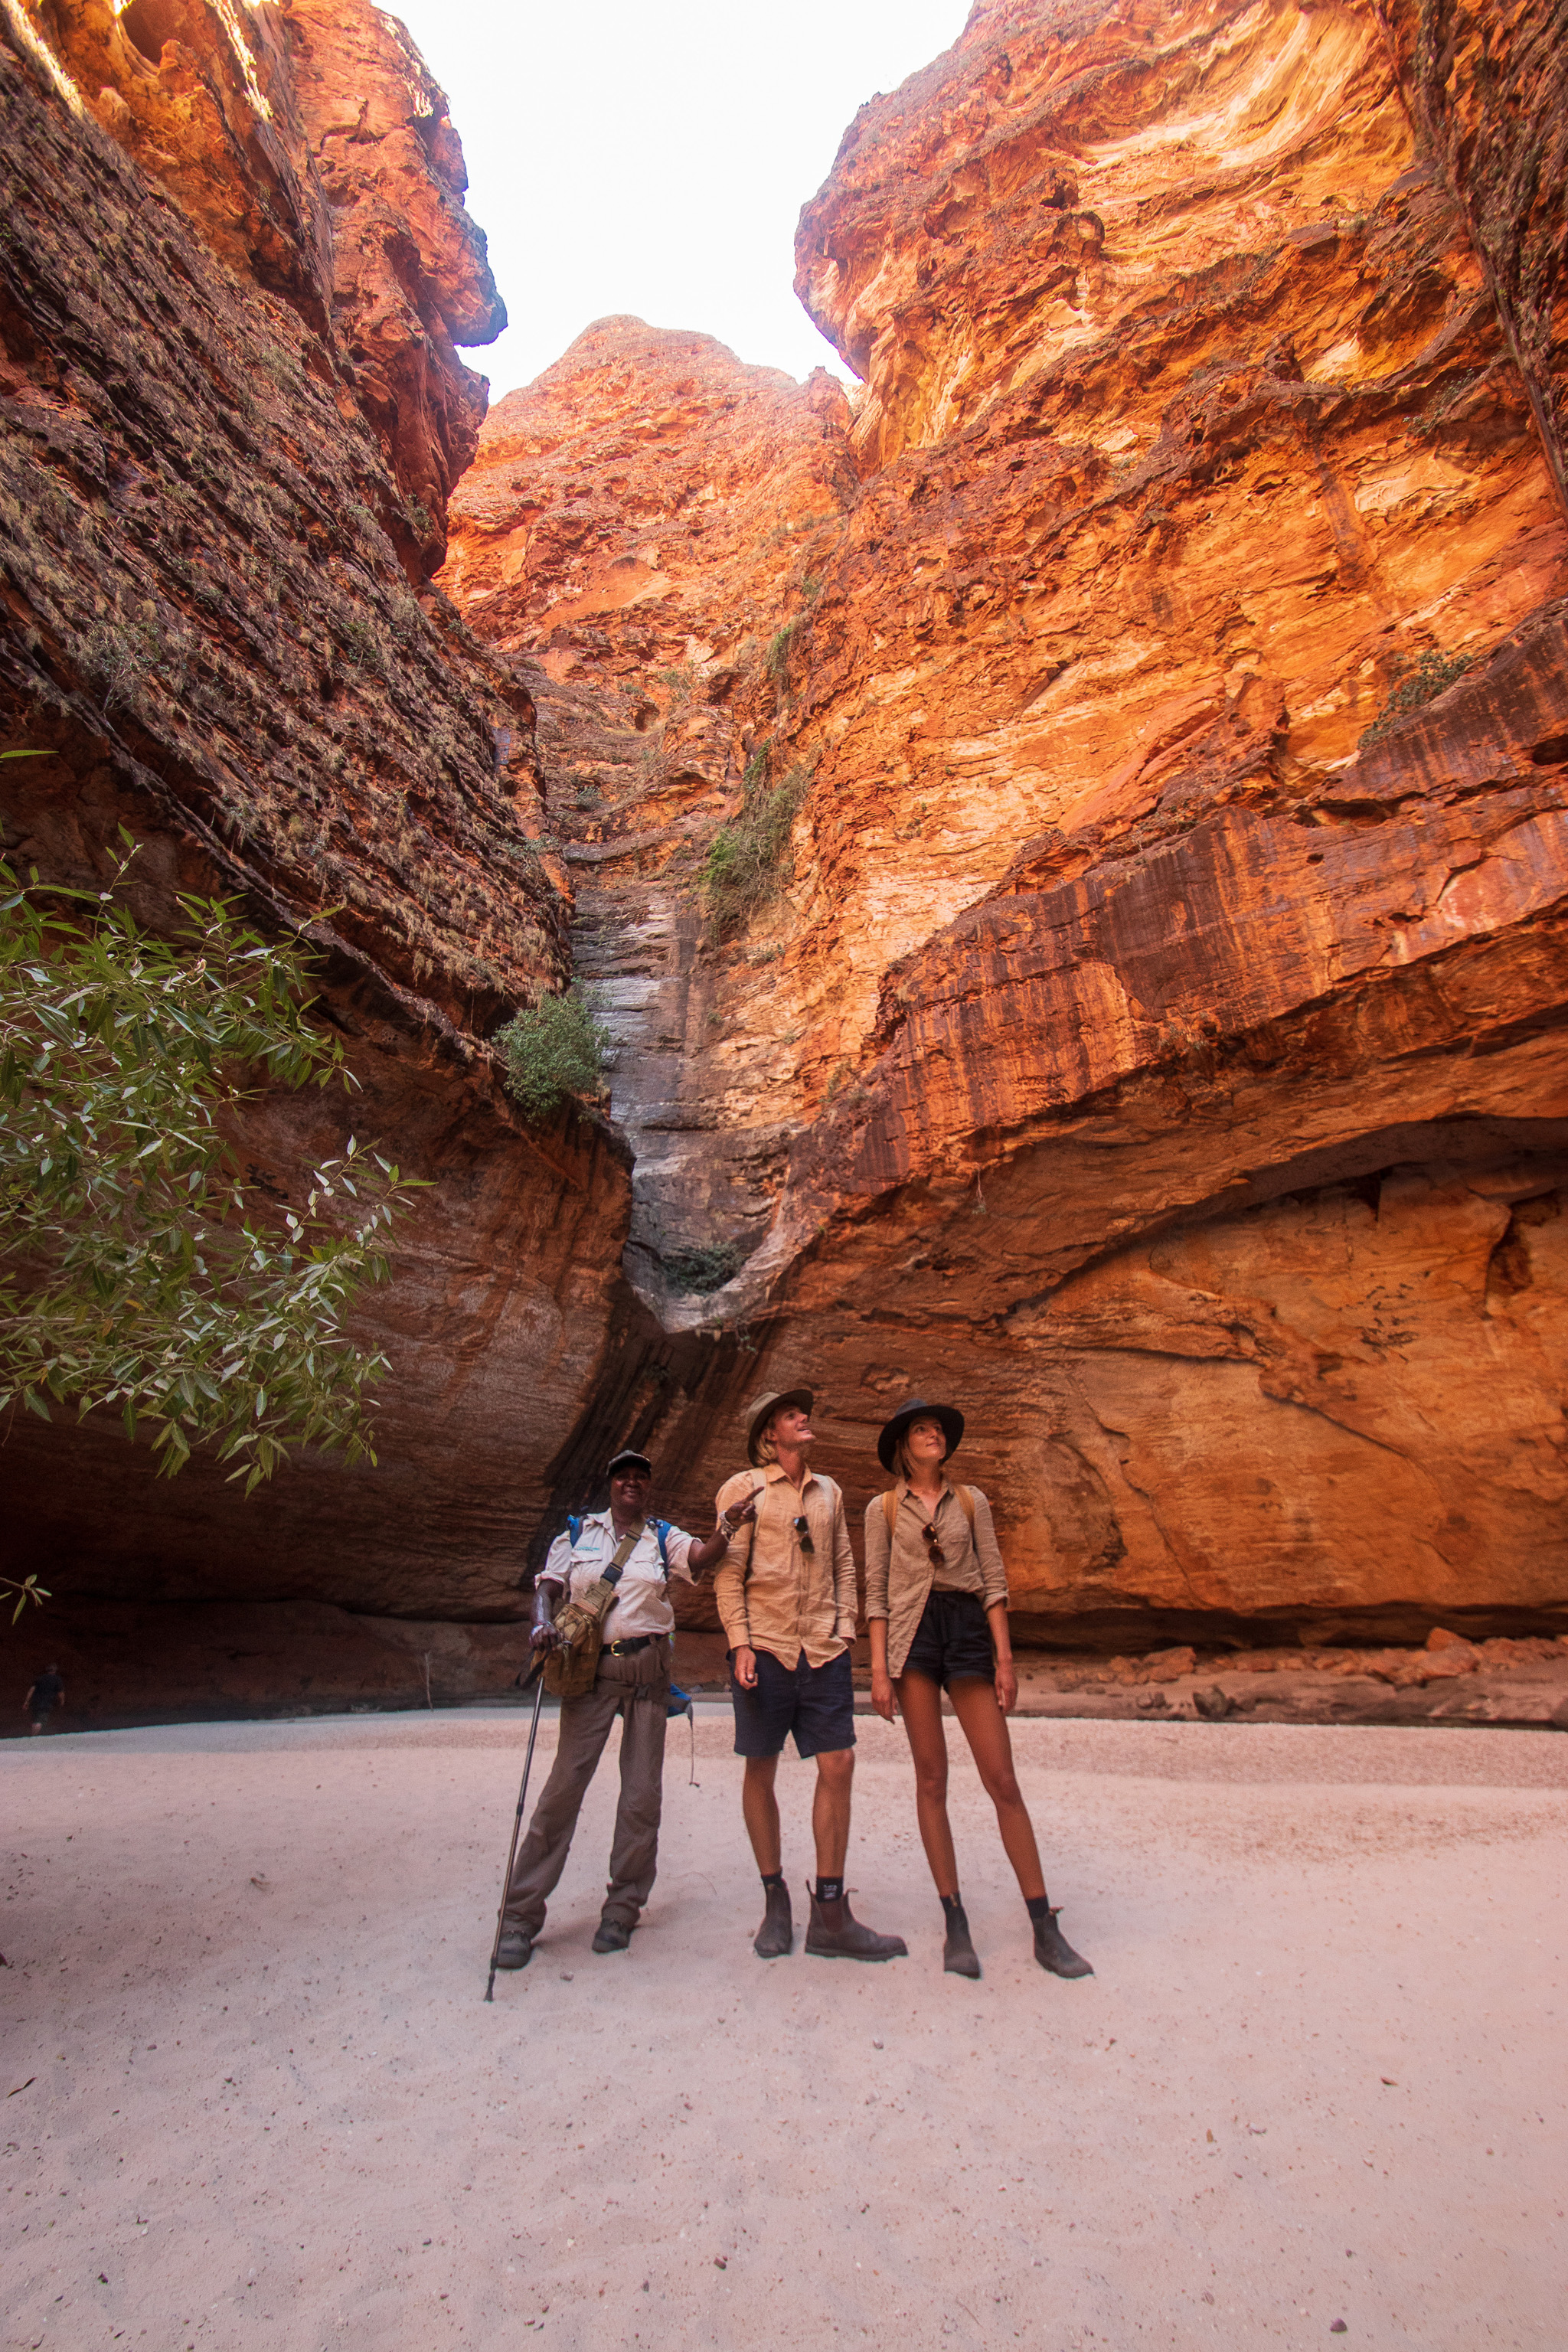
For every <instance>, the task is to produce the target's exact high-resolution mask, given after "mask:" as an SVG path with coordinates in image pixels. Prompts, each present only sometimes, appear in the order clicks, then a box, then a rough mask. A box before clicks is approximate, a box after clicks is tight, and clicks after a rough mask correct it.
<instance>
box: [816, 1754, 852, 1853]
mask: <svg viewBox="0 0 1568 2352" xmlns="http://www.w3.org/2000/svg"><path fill="white" fill-rule="evenodd" d="M854 1779H855V1750H854V1749H853V1748H829V1749H827V1751H826V1754H824V1755H819V1756H818V1758H817V1759H816V1795H815V1796H814V1797H813V1799H812V1801H811V1833H812V1836H813V1837H814V1838H815V1839H816V1874H817V1876H818V1878H842V1877H843V1875H844V1858H845V1856H846V1855H847V1853H848V1851H849V1797H850V1790H851V1786H852V1784H853V1781H854Z"/></svg>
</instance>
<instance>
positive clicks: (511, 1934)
mask: <svg viewBox="0 0 1568 2352" xmlns="http://www.w3.org/2000/svg"><path fill="white" fill-rule="evenodd" d="M531 1958H533V1937H531V1935H530V1934H529V1932H528V1929H527V1928H526V1927H503V1928H502V1929H501V1934H500V1943H499V1944H498V1945H497V1946H496V1966H497V1968H498V1969H525V1968H527V1966H528V1964H529V1962H530V1960H531Z"/></svg>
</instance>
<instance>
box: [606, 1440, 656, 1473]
mask: <svg viewBox="0 0 1568 2352" xmlns="http://www.w3.org/2000/svg"><path fill="white" fill-rule="evenodd" d="M617 1470H640V1471H642V1472H643V1474H644V1475H645V1476H647V1477H649V1478H651V1477H652V1476H653V1464H652V1463H651V1462H650V1461H649V1460H648V1458H647V1454H639V1453H638V1452H637V1447H636V1446H635V1445H623V1446H622V1448H621V1450H620V1452H619V1453H618V1454H611V1456H610V1458H609V1460H608V1461H607V1462H606V1463H605V1477H606V1478H613V1477H614V1476H615V1475H616V1471H617Z"/></svg>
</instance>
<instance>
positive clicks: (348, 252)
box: [0, 0, 627, 1615]
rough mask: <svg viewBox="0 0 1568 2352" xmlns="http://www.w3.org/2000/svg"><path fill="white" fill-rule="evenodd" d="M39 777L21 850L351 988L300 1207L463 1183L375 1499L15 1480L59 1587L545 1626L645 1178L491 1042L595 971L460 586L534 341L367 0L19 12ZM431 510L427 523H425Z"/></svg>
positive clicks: (404, 1373) (529, 761)
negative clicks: (511, 1071)
mask: <svg viewBox="0 0 1568 2352" xmlns="http://www.w3.org/2000/svg"><path fill="white" fill-rule="evenodd" d="M0 108H3V110H4V121H3V129H0V140H3V148H4V159H5V237H4V242H3V245H0V269H3V272H4V278H3V290H0V354H3V356H0V431H3V440H0V520H3V522H4V526H5V529H4V541H3V546H0V568H3V583H4V584H3V595H4V603H3V609H0V742H4V743H5V745H6V746H11V745H17V744H25V745H27V746H29V747H33V748H38V749H43V750H47V751H49V752H50V753H51V754H52V756H51V757H50V758H49V759H47V760H28V761H17V762H15V763H7V764H6V765H5V767H3V768H0V779H3V781H4V787H5V831H4V847H5V854H6V856H8V857H9V858H10V859H11V860H12V861H13V862H14V863H15V864H16V865H17V866H21V867H23V868H24V869H25V868H26V867H28V866H37V869H38V870H39V871H40V872H41V873H42V874H43V875H44V876H45V877H47V878H49V879H56V880H63V881H67V882H71V883H78V884H81V883H91V884H93V885H94V886H95V887H98V886H101V884H102V882H103V880H104V878H105V877H106V876H107V875H108V874H109V873H110V871H111V869H112V866H113V865H114V862H115V835H116V828H117V826H118V825H119V824H121V823H123V824H126V825H128V826H129V827H130V828H131V830H132V832H133V833H134V834H135V835H138V836H139V839H140V842H141V848H140V852H139V855H138V857H137V859H136V862H135V864H134V866H132V872H131V876H130V879H129V883H128V888H129V892H130V895H131V897H132V900H133V903H134V904H135V905H136V907H137V908H138V911H139V912H140V913H141V914H142V917H143V918H144V919H147V920H149V921H151V922H153V923H154V924H171V923H173V922H174V921H175V920H176V919H177V918H176V914H175V909H174V896H175V893H176V892H177V891H179V890H181V889H197V890H212V889H215V888H218V889H223V890H226V891H229V892H232V893H234V894H236V895H237V896H238V897H239V898H240V899H241V901H242V903H243V904H244V906H245V907H246V908H247V911H249V912H250V913H251V914H252V915H254V916H256V917H258V918H259V919H261V920H262V921H263V922H265V923H268V924H269V925H271V926H272V927H274V928H275V929H281V930H283V931H286V932H297V933H302V934H303V936H304V937H305V938H306V939H307V940H309V941H310V942H311V943H312V944H313V945H314V946H315V947H316V948H317V950H319V951H320V954H321V959H322V970H323V973H324V980H325V990H324V995H325V1012H326V1017H327V1018H328V1019H330V1020H331V1022H332V1023H333V1024H334V1025H335V1026H336V1028H337V1030H338V1032H339V1034H341V1035H342V1037H343V1039H344V1042H345V1045H346V1046H347V1049H348V1054H349V1060H350V1064H351V1066H352V1068H353V1072H354V1075H355V1076H356V1078H357V1080H358V1082H359V1087H358V1091H357V1092H356V1093H355V1094H353V1096H351V1097H343V1096H342V1095H340V1094H337V1093H330V1094H328V1095H325V1096H321V1095H313V1096H309V1097H289V1096H284V1097H262V1098H261V1099H259V1100H258V1102H257V1103H256V1104H255V1105H254V1106H253V1107H252V1109H251V1111H250V1113H249V1115H248V1117H247V1127H246V1133H245V1138H244V1143H245V1158H246V1160H247V1165H248V1166H249V1169H250V1171H251V1174H252V1176H253V1178H254V1179H255V1181H257V1182H258V1184H259V1185H260V1186H262V1187H264V1188H265V1191H266V1192H268V1193H269V1194H270V1195H271V1197H272V1198H273V1199H274V1200H282V1199H287V1198H290V1197H298V1195H299V1192H300V1186H301V1183H302V1181H304V1176H305V1171H308V1169H309V1167H310V1165H311V1164H313V1162H314V1160H316V1159H318V1158H320V1157H321V1156H324V1155H327V1154H331V1153H333V1152H336V1151H339V1150H342V1146H343V1144H344V1142H345V1141H346V1139H347V1137H348V1135H349V1134H350V1133H351V1132H352V1133H354V1134H356V1135H357V1136H358V1137H359V1139H360V1140H361V1141H362V1143H364V1144H369V1145H374V1146H377V1147H379V1148H380V1149H381V1150H383V1151H384V1152H385V1153H386V1154H387V1155H388V1156H389V1157H393V1158H395V1159H396V1160H399V1161H400V1162H401V1164H402V1165H403V1166H404V1167H405V1170H406V1171H408V1172H409V1173H411V1174H413V1175H416V1176H418V1177H421V1178H425V1179H427V1180H428V1181H429V1182H430V1184H431V1188H432V1189H431V1190H430V1191H429V1192H426V1193H425V1194H423V1195H421V1196H420V1200H419V1205H418V1207H417V1210H416V1213H414V1215H413V1216H412V1217H411V1219H410V1220H409V1222H408V1224H407V1226H406V1227H405V1239H404V1243H403V1246H402V1249H401V1251H400V1253H399V1260H398V1269H399V1271H398V1281H397V1283H396V1286H395V1287H394V1288H392V1289H389V1290H384V1291H382V1292H379V1293H376V1294H374V1295H372V1297H370V1298H369V1299H368V1300H367V1302H366V1306H365V1309H364V1313H363V1331H364V1335H365V1337H366V1339H368V1340H370V1341H371V1342H372V1343H373V1344H374V1343H379V1344H381V1345H383V1346H384V1348H385V1349H386V1351H387V1353H388V1355H389V1357H390V1358H391V1359H392V1360H393V1362H394V1364H395V1367H396V1372H395V1380H394V1381H393V1382H392V1383H391V1385H390V1386H389V1387H388V1389H387V1390H386V1391H384V1418H383V1422H382V1463H383V1466H382V1469H381V1470H380V1471H379V1472H375V1473H373V1472H370V1471H369V1470H366V1471H364V1472H363V1473H361V1472H346V1471H344V1470H343V1469H342V1467H341V1465H336V1464H333V1463H326V1464H320V1463H318V1464H309V1463H305V1464H300V1465H297V1466H296V1467H295V1468H294V1469H293V1470H291V1471H290V1472H289V1473H288V1474H286V1475H283V1476H281V1477H279V1480H278V1481H277V1483H276V1485H275V1486H272V1487H271V1488H269V1489H268V1490H265V1491H264V1492H263V1493H262V1494H260V1495H259V1496H257V1497H256V1498H254V1499H253V1500H252V1501H251V1502H250V1503H249V1504H243V1503H242V1502H241V1501H240V1498H239V1496H238V1494H237V1491H236V1490H232V1489H229V1488H227V1487H226V1485H225V1482H224V1480H223V1477H222V1475H221V1473H220V1472H218V1471H217V1470H216V1468H214V1467H213V1465H209V1464H197V1465H193V1471H192V1475H191V1476H190V1477H189V1478H188V1479H184V1480H181V1481H179V1482H178V1483H177V1484H175V1485H174V1486H170V1485H167V1484H161V1483H159V1482H157V1481H155V1480H154V1479H153V1477H152V1475H151V1474H150V1472H149V1471H148V1469H147V1467H146V1463H145V1457H144V1455H138V1454H136V1453H135V1452H133V1451H132V1449H130V1448H128V1447H127V1446H126V1444H124V1441H123V1440H122V1439H121V1437H119V1436H118V1434H117V1433H114V1432H113V1431H112V1430H110V1431H105V1432H102V1433H100V1432H98V1431H97V1430H95V1429H93V1428H91V1427H89V1428H88V1429H85V1430H78V1429H77V1428H75V1427H74V1426H72V1425H70V1424H69V1423H68V1422H62V1423H59V1424H58V1425H57V1426H55V1427H53V1428H44V1427H42V1426H41V1425H40V1424H38V1423H36V1422H33V1423H30V1425H29V1426H28V1427H27V1428H26V1429H21V1428H16V1429H14V1430H12V1431H10V1432H8V1437H9V1441H10V1442H9V1443H8V1444H6V1446H5V1449H4V1457H3V1461H0V1476H3V1478H4V1486H5V1506H4V1507H5V1518H6V1524H7V1529H8V1532H9V1533H10V1535H11V1536H12V1538H13V1551H14V1556H16V1557H21V1556H23V1555H24V1554H25V1555H26V1559H27V1562H28V1565H29V1567H31V1568H35V1569H36V1570H37V1571H38V1572H39V1573H40V1575H41V1576H42V1580H43V1581H44V1582H45V1583H46V1584H48V1585H50V1586H51V1587H53V1588H54V1589H55V1590H56V1591H74V1592H76V1593H78V1594H80V1593H82V1592H84V1591H94V1592H98V1593H100V1594H102V1593H124V1594H134V1595H138V1596H142V1595H149V1596H157V1597H162V1598H165V1599H179V1598H188V1597H191V1596H203V1595H205V1596H213V1595H232V1596H236V1597H239V1598H247V1599H250V1598H257V1597H262V1598H268V1599H276V1598H282V1597H287V1596H300V1597H305V1598H310V1599H313V1600H324V1601H332V1602H334V1603H338V1604H341V1605H344V1606H352V1607H355V1608H362V1609H370V1610H373V1611H374V1610H383V1611H385V1612H393V1613H408V1612H413V1613H415V1614H419V1613H425V1614H428V1613H430V1612H432V1610H434V1611H435V1612H451V1613H453V1614H465V1613H468V1614H477V1615H484V1614H492V1615H494V1614H501V1615H505V1614H509V1613H511V1612H515V1611H516V1610H517V1608H518V1607H519V1606H520V1605H521V1604H520V1602H519V1600H518V1593H517V1587H518V1581H519V1578H520V1576H521V1574H522V1573H523V1570H524V1568H525V1564H526V1552H527V1545H528V1540H529V1538H530V1536H531V1532H532V1529H533V1527H534V1525H535V1524H536V1521H537V1518H538V1516H539V1511H540V1507H541V1503H542V1496H543V1495H544V1494H545V1493H547V1492H548V1491H549V1472H550V1466H551V1464H552V1460H553V1458H554V1457H555V1455H556V1454H557V1453H558V1452H559V1451H560V1450H561V1449H562V1447H563V1445H564V1444H566V1443H567V1442H568V1440H569V1438H570V1436H571V1433H572V1432H573V1430H574V1427H575V1425H576V1423H577V1422H578V1420H579V1417H580V1414H581V1410H582V1401H583V1398H584V1392H585V1391H587V1390H589V1389H590V1388H591V1386H592V1383H593V1381H594V1378H595V1372H596V1370H597V1369H598V1366H599V1363H600V1360H601V1356H602V1352H603V1349H604V1345H605V1331H606V1328H607V1326H608V1322H609V1318H610V1309H611V1303H612V1299H613V1298H614V1297H615V1296H616V1293H617V1290H618V1286H619V1284H620V1274H619V1260H620V1255H621V1248H622V1243H623V1240H624V1235H625V1229H626V1211H627V1175H626V1154H625V1150H624V1148H623V1147H621V1146H620V1145H619V1144H618V1143H617V1142H616V1139H614V1138H612V1137H609V1136H607V1135H606V1134H605V1132H604V1130H603V1129H602V1127H600V1126H596V1125H595V1124H594V1123H593V1122H591V1121H587V1120H581V1121H579V1120H575V1119H567V1118H563V1120H561V1121H560V1122H558V1124H557V1126H556V1128H555V1129H552V1130H551V1131H548V1132H529V1131H527V1130H526V1129H524V1127H523V1125H522V1122H521V1119H520V1118H518V1116H517V1114H516V1113H515V1111H514V1109H513V1108H512V1107H511V1105H510V1102H509V1100H508V1098H507V1097H506V1096H505V1094H504V1092H503V1091H502V1089H501V1088H500V1086H499V1084H498V1083H497V1077H496V1072H495V1069H494V1066H493V1065H492V1063H491V1060H490V1057H489V1054H488V1052H487V1051H486V1050H485V1046H484V1039H485V1037H486V1036H487V1035H488V1034H489V1031H490V1030H491V1029H492V1028H493V1026H494V1024H495V1023H496V1021H497V1020H498V1018H499V1017H500V1015H501V1014H502V1013H505V1012H506V1011H509V1010H510V1008H511V1007H513V1006H514V1005H516V1004H517V1003H520V1002H527V1001H530V1000H531V998H532V997H534V996H535V995H536V994H537V993H538V992H540V991H541V990H542V989H543V988H546V987H549V986H552V985H554V984H556V983H557V982H559V980H560V979H561V978H562V977H563V974H564V972H565V971H566V970H567V969H568V966H569V950H568V943H567V924H568V919H569V912H570V896H569V891H568V888H567V886H566V877H565V875H564V872H563V869H562V868H561V866H560V865H559V862H558V861H556V860H553V859H551V858H550V857H548V856H544V857H542V856H541V854H540V851H539V849H538V847H537V839H538V835H539V830H540V824H539V808H540V803H539V794H538V783H537V778H538V763H537V753H536V750H535V744H534V715H533V708H532V704H531V700H530V698H529V697H528V694H527V692H526V689H524V688H521V686H520V685H519V683H518V681H517V679H516V678H515V677H514V675H513V674H512V672H511V671H510V668H509V667H508V666H507V665H505V664H504V663H502V662H499V661H498V660H497V659H496V658H495V657H494V656H491V655H490V654H489V652H488V651H487V650H486V649H485V648H484V647H483V646H480V645H479V643H478V642H477V641H476V640H474V639H473V638H471V637H470V636H469V635H468V634H467V633H466V632H465V630H464V629H463V627H462V625H461V623H460V622H459V621H458V617H457V615H456V614H455V613H454V612H453V610H452V608H451V606H450V604H449V603H448V602H447V600H446V599H445V598H444V597H442V596H441V595H440V594H439V593H438V592H437V591H434V590H431V589H429V588H427V587H426V586H424V584H423V579H422V573H423V568H424V565H425V563H426V561H427V560H429V559H430V558H432V557H433V556H434V555H436V554H438V552H439V550H440V547H441V545H442V544H444V536H445V517H444V511H443V507H442V500H443V494H444V490H445V487H446V484H447V480H448V479H449V478H450V474H451V472H452V471H453V470H455V469H456V467H458V466H460V464H461V463H462V462H463V461H464V457H465V454H466V451H467V449H468V446H470V445H471V441H472V437H473V434H474V432H475V431H476V430H477V426H478V421H479V413H480V410H481V406H482V384H481V383H480V381H479V379H478V378H475V377H472V376H469V375H468V373H467V371H465V370H464V369H463V368H462V367H461V365H460V363H459V362H458V361H457V360H456V357H455V354H454V352H453V338H455V337H456V336H458V335H461V336H463V337H464V338H465V340H475V339H479V338H482V336H483V335H484V334H486V333H487V332H489V331H492V330H493V328H494V326H495V324H496V323H497V321H498V320H499V317H500V311H499V306H498V305H497V303H496V301H495V298H494V291H493V289H492V288H491V287H490V285H489V278H488V275H487V273H486V271H485V268H484V265H483V256H482V245H481V243H480V242H479V239H478V237H477V234H476V233H475V232H474V231H473V230H472V228H471V226H469V225H468V223H467V221H466V217H465V216H464V215H463V213H462V209H461V204H460V190H461V184H462V166H461V156H460V151H459V150H458V147H457V144H456V140H455V134H453V133H452V132H451V130H450V126H449V125H448V124H447V121H446V111H445V102H444V101H443V100H441V99H440V97H439V93H437V92H436V91H434V89H432V87H431V85H430V83H429V80H428V77H427V76H426V75H425V73H424V69H423V68H422V67H421V66H420V65H419V63H418V60H417V58H415V57H414V56H413V54H412V53H411V52H410V51H409V49H408V47H407V45H406V42H405V38H404V37H403V36H402V35H401V33H400V32H399V31H398V29H397V28H396V27H395V26H394V25H393V24H392V23H391V21H390V20H389V19H387V18H385V17H384V16H381V15H380V14H379V12H377V11H376V10H374V9H373V8H369V7H367V6H363V5H358V0H343V5H334V6H333V7H332V8H331V9H327V8H317V7H315V6H313V5H307V0H301V5H299V6H297V7H292V8H287V9H284V10H282V11H280V12H276V13H275V12H271V11H257V12H253V11H250V10H239V9H231V8H229V7H228V6H226V5H219V0H210V5H209V4H208V0H181V5H169V6H167V7H165V6H163V5H153V0H136V4H135V5H134V6H132V8H130V9H128V10H127V11H126V12H125V13H124V14H123V15H121V16H115V14H114V13H113V12H112V11H111V10H110V9H109V8H108V7H107V6H105V5H98V0H89V5H82V6H79V7H77V6H66V5H57V6H53V7H46V6H43V5H40V6H39V7H38V8H37V11H36V12H35V13H34V14H33V15H31V16H24V15H23V13H22V11H21V10H20V8H12V9H11V10H10V11H9V13H8V14H6V15H5V16H0ZM422 499H423V500H426V501H427V502H429V503H428V510H427V511H426V513H425V519H424V520H423V521H421V520H419V517H418V514H417V513H416V511H415V509H416V506H417V504H418V502H419V501H420V500H422Z"/></svg>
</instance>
